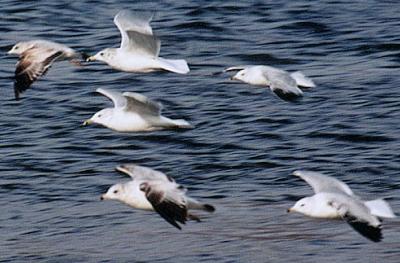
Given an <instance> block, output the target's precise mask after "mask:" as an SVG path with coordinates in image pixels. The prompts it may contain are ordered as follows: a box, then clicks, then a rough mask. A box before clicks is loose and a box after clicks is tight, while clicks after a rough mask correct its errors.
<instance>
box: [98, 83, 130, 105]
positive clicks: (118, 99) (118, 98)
mask: <svg viewBox="0 0 400 263" xmlns="http://www.w3.org/2000/svg"><path fill="white" fill-rule="evenodd" d="M96 91H97V92H98V93H100V94H102V95H104V96H106V97H107V98H109V99H111V100H112V102H113V103H114V107H115V108H122V107H125V106H126V105H127V101H126V98H125V97H124V96H122V94H121V93H119V92H115V91H111V90H108V89H102V88H98V89H96Z"/></svg>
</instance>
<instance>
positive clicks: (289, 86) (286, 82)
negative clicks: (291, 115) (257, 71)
mask: <svg viewBox="0 0 400 263" xmlns="http://www.w3.org/2000/svg"><path fill="white" fill-rule="evenodd" d="M268 68H269V67H268ZM263 75H264V76H265V77H266V79H267V80H268V81H269V87H270V89H271V90H272V91H273V92H274V93H275V94H276V95H277V96H278V97H280V98H281V99H283V100H289V101H290V100H295V99H297V98H299V97H301V96H302V95H303V92H302V91H301V89H299V88H298V87H297V84H296V81H295V80H294V79H293V78H292V77H290V75H289V74H288V73H287V72H285V71H282V70H278V69H273V70H265V71H264V72H263Z"/></svg>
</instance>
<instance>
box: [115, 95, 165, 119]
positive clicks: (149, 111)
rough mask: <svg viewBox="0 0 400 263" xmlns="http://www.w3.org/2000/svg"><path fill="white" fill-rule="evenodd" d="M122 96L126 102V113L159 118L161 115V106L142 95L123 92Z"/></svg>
mask: <svg viewBox="0 0 400 263" xmlns="http://www.w3.org/2000/svg"><path fill="white" fill-rule="evenodd" d="M122 95H123V96H124V97H125V99H126V100H127V105H126V109H125V110H126V111H132V112H137V113H139V114H144V115H150V116H159V115H160V114H161V110H162V105H161V104H160V103H158V102H155V101H153V100H151V99H149V98H147V97H146V96H144V95H142V94H139V93H136V92H124V93H122Z"/></svg>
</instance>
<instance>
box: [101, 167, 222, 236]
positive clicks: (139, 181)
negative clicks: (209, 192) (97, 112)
mask: <svg viewBox="0 0 400 263" xmlns="http://www.w3.org/2000/svg"><path fill="white" fill-rule="evenodd" d="M116 169H117V171H120V172H122V173H125V174H127V175H129V176H130V177H131V179H132V180H131V181H129V182H126V183H118V184H115V185H113V186H111V187H110V188H109V189H108V191H107V192H106V193H105V194H103V195H101V197H100V199H101V200H117V201H120V202H122V203H124V204H126V205H128V206H130V207H133V208H137V209H142V210H149V211H156V212H157V213H158V214H160V216H161V217H163V218H164V219H165V220H166V221H167V222H168V223H170V224H171V225H173V226H175V227H176V228H178V229H181V226H180V225H179V224H178V222H179V223H181V224H185V223H186V221H187V220H189V219H192V220H196V221H200V218H199V217H198V216H196V215H194V214H191V213H189V211H188V210H192V209H194V210H203V211H207V212H214V211H215V208H214V207H213V206H212V205H209V204H204V203H201V202H199V201H197V200H195V199H193V198H191V197H188V196H187V195H186V192H187V189H186V188H184V187H183V186H181V185H179V184H177V183H176V182H175V180H174V179H173V178H171V177H170V176H167V175H165V174H164V173H162V172H159V171H156V170H153V169H151V168H148V167H144V166H139V165H135V164H125V165H119V166H117V168H116Z"/></svg>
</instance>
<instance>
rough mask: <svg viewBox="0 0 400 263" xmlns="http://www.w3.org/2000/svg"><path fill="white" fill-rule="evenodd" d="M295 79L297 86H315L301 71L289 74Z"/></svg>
mask: <svg viewBox="0 0 400 263" xmlns="http://www.w3.org/2000/svg"><path fill="white" fill-rule="evenodd" d="M290 76H291V77H292V78H294V80H295V81H296V84H297V86H300V87H305V88H315V87H316V86H315V83H314V81H312V80H311V79H310V78H308V77H306V76H305V75H304V74H303V73H302V72H300V71H296V72H293V73H291V74H290Z"/></svg>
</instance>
